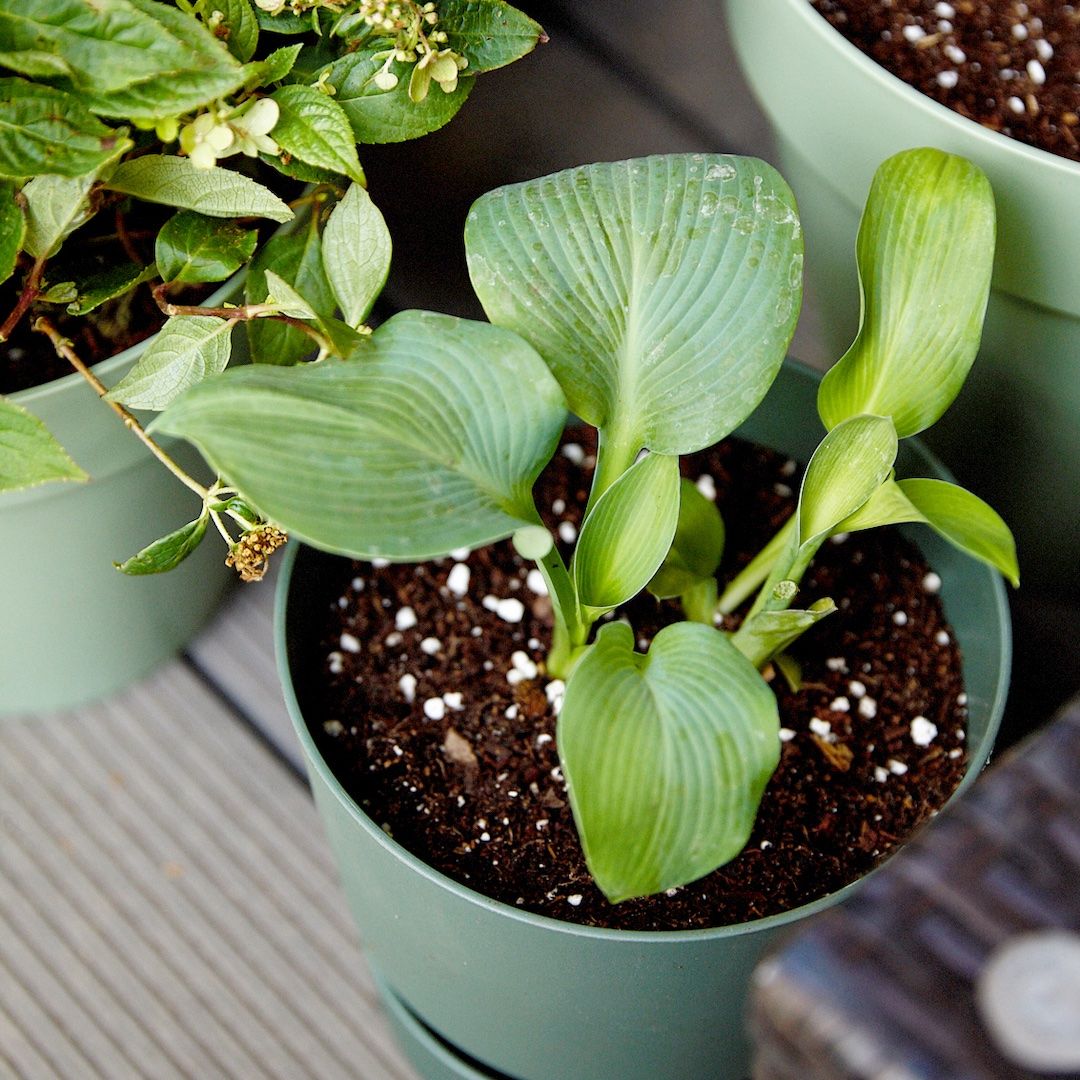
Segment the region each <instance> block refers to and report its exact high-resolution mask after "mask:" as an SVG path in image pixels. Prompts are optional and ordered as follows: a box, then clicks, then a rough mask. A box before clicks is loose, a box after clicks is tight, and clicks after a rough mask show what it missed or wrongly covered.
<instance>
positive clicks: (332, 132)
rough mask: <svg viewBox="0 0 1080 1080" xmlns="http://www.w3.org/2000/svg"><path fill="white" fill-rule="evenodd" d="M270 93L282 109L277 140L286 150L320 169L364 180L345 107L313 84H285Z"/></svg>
mask: <svg viewBox="0 0 1080 1080" xmlns="http://www.w3.org/2000/svg"><path fill="white" fill-rule="evenodd" d="M271 97H272V98H273V99H274V101H276V102H277V104H278V107H279V108H280V109H281V115H280V117H279V118H278V122H277V123H276V124H275V125H274V131H273V136H274V141H275V142H276V143H277V144H278V145H279V146H280V147H281V149H282V150H284V151H285V152H286V153H288V154H291V155H292V156H293V157H297V158H299V159H300V160H301V161H306V162H307V163H308V164H309V165H314V166H316V167H317V168H320V169H329V170H331V171H332V172H335V173H343V174H344V175H345V176H348V177H349V178H350V179H352V180H355V181H357V182H358V183H361V184H362V183H364V171H363V169H361V168H360V160H359V158H357V156H356V139H355V138H354V136H353V132H352V127H351V126H350V125H349V118H348V117H347V116H346V115H345V112H344V110H343V109H342V107H341V106H340V105H339V104H338V103H337V102H336V101H335V100H334V99H333V98H332V97H329V96H328V95H327V94H324V93H323V92H322V91H321V90H316V89H315V87H313V86H300V85H293V86H283V87H281V89H280V90H276V91H275V92H274V93H273V94H272V95H271Z"/></svg>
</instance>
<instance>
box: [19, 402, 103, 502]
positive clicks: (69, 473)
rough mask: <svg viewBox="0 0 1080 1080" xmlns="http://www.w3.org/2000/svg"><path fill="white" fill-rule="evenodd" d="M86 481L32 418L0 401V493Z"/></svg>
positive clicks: (23, 411)
mask: <svg viewBox="0 0 1080 1080" xmlns="http://www.w3.org/2000/svg"><path fill="white" fill-rule="evenodd" d="M89 479H90V478H89V477H88V476H87V475H86V473H85V472H83V470H82V469H80V468H79V466H78V465H76V464H75V462H74V461H72V460H71V458H70V457H69V456H68V453H67V451H66V450H65V449H64V448H63V447H62V446H61V445H60V444H59V443H58V442H57V441H56V438H55V436H54V435H53V434H52V433H51V432H50V431H49V430H48V428H46V427H45V425H44V424H43V423H42V422H41V421H40V420H39V419H38V418H37V417H36V416H34V415H33V414H32V413H29V412H27V411H26V409H24V408H23V407H22V406H21V405H16V404H15V402H14V401H9V400H8V399H7V398H4V397H0V491H19V490H20V489H21V488H28V487H35V486H36V485H37V484H46V483H49V482H50V481H53V480H89Z"/></svg>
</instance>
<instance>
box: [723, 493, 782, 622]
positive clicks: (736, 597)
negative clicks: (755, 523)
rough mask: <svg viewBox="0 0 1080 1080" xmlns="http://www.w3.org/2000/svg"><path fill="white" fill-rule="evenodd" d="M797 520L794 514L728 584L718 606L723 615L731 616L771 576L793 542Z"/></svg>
mask: <svg viewBox="0 0 1080 1080" xmlns="http://www.w3.org/2000/svg"><path fill="white" fill-rule="evenodd" d="M795 519H796V515H795V514H792V515H791V517H789V518H788V519H787V521H785V522H784V524H783V525H781V526H780V528H779V529H778V530H777V531H776V533H775V534H774V535H773V538H772V539H771V540H770V541H769V542H768V543H767V544H766V545H765V546H764V547H763V548H762V549H761V550H760V551H759V552H758V553H757V554H756V555H755V556H754V557H753V559H751V560H750V562H749V563H748V564H747V565H746V566H744V567H743V568H742V570H740V571H739V573H738V574H736V575H735V577H734V578H732V580H731V581H730V582H729V583H728V587H727V588H726V589H725V590H724V592H723V595H722V596H721V597H720V601H719V604H718V605H717V606H718V609H719V611H720V613H721V614H722V615H730V614H731V613H732V612H733V611H734V610H735V609H736V608H737V607H738V606H739V605H740V604H741V603H742V602H743V601H744V600H746V599H747V598H748V597H749V596H750V594H751V593H752V592H753V591H754V590H755V589H756V588H758V586H759V585H761V584H762V582H764V581H765V579H766V578H767V577H768V576H769V572H770V571H771V570H772V568H773V565H774V564H775V563H776V560H777V559H778V558H779V557H780V553H781V552H782V551H783V550H784V548H785V547H786V546H787V545H788V544H789V543H790V542H791V536H792V533H793V532H794V530H795Z"/></svg>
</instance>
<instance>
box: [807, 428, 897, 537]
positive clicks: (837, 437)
mask: <svg viewBox="0 0 1080 1080" xmlns="http://www.w3.org/2000/svg"><path fill="white" fill-rule="evenodd" d="M896 450H897V439H896V429H895V428H894V427H893V425H892V421H891V420H889V419H888V418H887V417H884V416H852V417H850V418H849V419H847V420H843V421H841V423H839V424H838V425H837V426H836V427H834V428H833V429H832V431H830V432H829V433H828V435H826V436H825V438H824V439H822V440H821V443H820V445H819V446H818V448H817V449H816V450H815V451H814V455H813V457H811V458H810V464H809V465H807V467H806V475H805V476H804V477H803V483H802V491H801V492H800V494H799V543H800V545H802V546H805V545H809V544H813V543H814V542H815V541H818V540H820V539H822V538H823V537H825V536H828V534H829V533H830V532H831V531H832V529H834V528H835V527H836V525H837V524H838V523H839V522H841V521H843V520H844V518H846V517H849V516H850V515H851V514H853V513H855V511H856V510H858V509H859V507H860V506H862V504H863V503H865V502H866V500H867V499H869V498H870V496H871V495H873V493H874V492H875V491H876V490H877V489H878V488H879V487H881V485H882V484H883V483H885V481H886V480H887V479H888V477H889V473H890V472H891V471H892V467H893V462H894V461H895V460H896Z"/></svg>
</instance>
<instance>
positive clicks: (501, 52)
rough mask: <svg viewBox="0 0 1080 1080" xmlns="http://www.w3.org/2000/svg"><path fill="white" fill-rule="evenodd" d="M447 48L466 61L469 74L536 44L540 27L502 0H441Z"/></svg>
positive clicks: (441, 24) (497, 65)
mask: <svg viewBox="0 0 1080 1080" xmlns="http://www.w3.org/2000/svg"><path fill="white" fill-rule="evenodd" d="M438 11H439V25H438V29H439V30H442V31H444V32H445V33H446V36H447V41H446V48H449V49H453V50H454V52H456V53H460V54H461V55H462V56H464V57H465V58H466V59H467V60H468V61H469V66H468V67H467V68H466V69H465V70H466V71H467V72H468V73H469V74H470V75H479V74H480V73H481V72H482V71H493V70H494V69H495V68H500V67H504V66H505V65H507V64H512V63H513V62H514V61H515V60H520V59H521V57H523V56H524V55H525V54H526V53H530V52H532V50H533V49H534V48H536V43H537V41H539V40H540V35H541V34H543V32H544V31H543V29H542V28H541V27H540V25H539V24H538V23H535V22H533V20H532V19H530V18H529V17H528V15H526V14H525V13H524V12H523V11H518V10H517V8H514V7H511V6H510V5H509V4H507V3H504V0H440V3H439V8H438Z"/></svg>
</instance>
